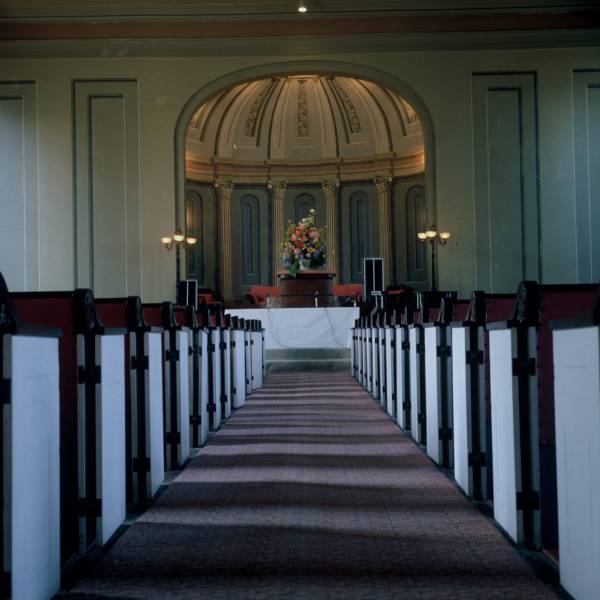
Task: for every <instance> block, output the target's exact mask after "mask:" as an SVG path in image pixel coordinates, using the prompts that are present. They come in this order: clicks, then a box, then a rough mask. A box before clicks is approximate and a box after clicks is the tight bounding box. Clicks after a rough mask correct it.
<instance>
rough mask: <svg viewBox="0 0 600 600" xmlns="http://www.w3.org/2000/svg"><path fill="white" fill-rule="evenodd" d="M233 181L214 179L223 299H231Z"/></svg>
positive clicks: (220, 280) (220, 282) (220, 281)
mask: <svg viewBox="0 0 600 600" xmlns="http://www.w3.org/2000/svg"><path fill="white" fill-rule="evenodd" d="M233 185H234V183H233V181H215V188H216V190H217V205H218V216H219V284H220V287H221V295H222V296H223V299H224V300H232V299H233V273H232V265H233V261H232V258H231V254H232V250H231V248H232V243H231V241H232V240H231V193H232V192H233Z"/></svg>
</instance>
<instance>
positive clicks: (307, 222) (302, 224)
mask: <svg viewBox="0 0 600 600" xmlns="http://www.w3.org/2000/svg"><path fill="white" fill-rule="evenodd" d="M325 258H326V255H325V233H324V230H323V229H322V228H320V227H315V210H314V209H312V208H311V210H310V211H309V214H308V216H307V217H304V218H303V219H300V221H299V222H298V223H292V222H291V221H289V222H288V228H287V232H286V236H285V239H284V241H283V244H282V245H281V260H282V262H283V266H284V267H285V268H286V269H287V270H288V272H289V273H290V275H292V276H293V277H295V276H296V275H297V273H298V271H304V270H305V269H319V268H320V267H322V266H323V265H324V264H325Z"/></svg>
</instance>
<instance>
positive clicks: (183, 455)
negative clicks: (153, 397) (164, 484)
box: [177, 331, 191, 463]
mask: <svg viewBox="0 0 600 600" xmlns="http://www.w3.org/2000/svg"><path fill="white" fill-rule="evenodd" d="M190 335H191V332H190V331H178V332H177V348H178V349H179V356H180V360H179V361H178V362H177V364H178V366H179V369H178V377H179V381H178V385H177V391H178V393H179V397H178V398H177V418H178V420H179V422H178V423H177V431H179V433H180V434H181V443H180V445H179V448H180V455H179V462H180V463H183V462H184V461H185V460H186V459H187V457H188V456H189V455H190V386H189V385H188V382H189V377H190V369H189V367H190V363H189V361H188V360H187V356H188V347H189V345H190V340H189V336H190Z"/></svg>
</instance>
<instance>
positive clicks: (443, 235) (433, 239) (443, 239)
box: [417, 225, 452, 292]
mask: <svg viewBox="0 0 600 600" xmlns="http://www.w3.org/2000/svg"><path fill="white" fill-rule="evenodd" d="M451 237H452V234H451V233H450V232H449V231H440V232H439V233H438V230H437V228H436V226H435V225H431V226H430V227H429V229H427V231H419V232H418V233H417V238H418V239H419V241H420V242H421V243H423V244H426V243H427V242H429V243H430V244H431V291H432V292H435V246H436V244H439V245H440V246H445V245H446V244H447V243H448V240H449V239H450V238H451Z"/></svg>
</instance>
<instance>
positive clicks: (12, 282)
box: [0, 82, 39, 291]
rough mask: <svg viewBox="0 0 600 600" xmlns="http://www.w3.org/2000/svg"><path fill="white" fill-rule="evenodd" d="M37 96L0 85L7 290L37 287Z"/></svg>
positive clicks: (20, 86) (1, 240)
mask: <svg viewBox="0 0 600 600" xmlns="http://www.w3.org/2000/svg"><path fill="white" fill-rule="evenodd" d="M36 102H37V96H36V84H35V83H33V82H22V83H21V82H18V83H0V271H2V273H3V275H4V277H5V279H6V283H7V285H8V286H9V289H11V290H14V291H21V290H37V289H38V286H39V249H38V245H39V237H38V169H37V117H36V115H37V106H36Z"/></svg>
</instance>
